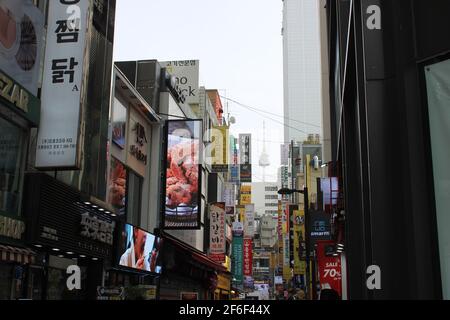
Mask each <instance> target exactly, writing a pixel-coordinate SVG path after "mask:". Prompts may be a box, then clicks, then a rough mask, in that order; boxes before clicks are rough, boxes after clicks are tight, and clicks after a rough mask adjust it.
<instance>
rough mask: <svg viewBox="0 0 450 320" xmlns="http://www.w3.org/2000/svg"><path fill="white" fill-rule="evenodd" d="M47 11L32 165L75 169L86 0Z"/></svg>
mask: <svg viewBox="0 0 450 320" xmlns="http://www.w3.org/2000/svg"><path fill="white" fill-rule="evenodd" d="M48 10H49V12H48V29H47V43H46V52H45V62H44V77H43V84H42V96H41V124H40V127H39V135H38V142H37V150H36V167H38V168H42V169H44V168H47V169H50V168H76V167H78V165H79V163H78V162H79V161H78V147H79V143H80V141H79V131H80V116H81V107H82V105H83V104H84V97H85V88H84V84H85V78H86V74H87V65H88V63H87V61H86V60H87V59H86V56H87V48H88V45H87V44H88V38H87V33H88V28H89V26H90V24H91V23H90V1H89V0H72V1H64V0H53V1H50V2H49V8H48Z"/></svg>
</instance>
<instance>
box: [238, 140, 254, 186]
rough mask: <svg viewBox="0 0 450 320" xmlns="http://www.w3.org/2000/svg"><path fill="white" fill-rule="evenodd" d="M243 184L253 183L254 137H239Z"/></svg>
mask: <svg viewBox="0 0 450 320" xmlns="http://www.w3.org/2000/svg"><path fill="white" fill-rule="evenodd" d="M239 154H240V171H241V172H240V176H241V182H252V135H251V134H240V135H239Z"/></svg>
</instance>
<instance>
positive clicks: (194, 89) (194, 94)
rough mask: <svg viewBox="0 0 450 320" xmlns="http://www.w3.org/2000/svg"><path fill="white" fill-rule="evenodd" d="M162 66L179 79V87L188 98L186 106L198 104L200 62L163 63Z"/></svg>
mask: <svg viewBox="0 0 450 320" xmlns="http://www.w3.org/2000/svg"><path fill="white" fill-rule="evenodd" d="M160 65H161V66H162V67H163V68H166V69H167V71H169V73H170V74H171V75H173V76H175V78H176V79H177V85H178V86H179V87H180V88H181V90H182V93H183V94H184V95H185V97H186V102H185V105H186V106H188V105H189V104H198V103H199V95H198V89H199V74H200V73H199V68H200V62H199V60H180V61H163V62H160Z"/></svg>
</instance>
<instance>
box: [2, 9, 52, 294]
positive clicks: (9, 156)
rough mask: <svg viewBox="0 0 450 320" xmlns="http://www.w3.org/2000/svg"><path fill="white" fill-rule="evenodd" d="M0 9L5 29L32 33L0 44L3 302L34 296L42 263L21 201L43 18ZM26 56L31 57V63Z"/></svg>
mask: <svg viewBox="0 0 450 320" xmlns="http://www.w3.org/2000/svg"><path fill="white" fill-rule="evenodd" d="M0 10H1V11H2V13H5V11H6V12H8V13H9V15H5V14H2V18H1V19H0V23H1V24H2V25H6V26H8V25H10V22H11V21H13V22H14V23H17V24H22V23H28V24H29V25H32V26H33V28H34V29H33V30H32V31H30V30H29V29H28V30H25V29H21V30H19V31H20V34H18V36H17V37H16V38H14V39H10V38H7V37H5V38H2V40H1V43H0V52H1V54H0V87H1V88H2V90H1V93H0V299H1V300H9V299H25V298H32V297H33V291H32V284H31V280H30V279H31V278H32V274H33V265H34V264H35V263H37V262H38V260H39V256H38V254H37V253H36V252H35V251H34V250H33V249H34V248H32V247H29V246H27V243H26V234H25V233H26V231H27V228H30V227H31V226H30V225H29V224H27V223H26V218H25V217H24V214H23V205H22V200H23V199H24V192H23V187H24V179H25V171H26V168H27V164H28V155H29V150H28V145H29V143H30V141H31V140H32V131H33V130H35V128H37V127H38V126H39V124H40V108H41V101H40V99H39V98H38V88H39V85H40V77H41V76H42V74H41V73H40V69H39V66H40V62H41V58H42V56H41V54H40V50H41V49H42V48H43V45H44V43H43V41H42V40H41V36H42V35H43V33H44V23H45V17H44V13H43V12H42V11H41V10H40V9H39V8H38V7H36V6H35V5H34V4H33V3H32V2H31V1H17V2H15V3H14V4H13V3H5V4H2V8H1V9H0ZM7 19H10V21H8V20H7ZM27 19H28V20H27ZM26 37H31V38H34V39H35V43H34V44H35V47H33V48H32V47H30V46H25V43H24V41H23V39H24V38H26ZM10 41H11V42H10ZM28 56H30V57H32V58H31V59H29V60H27V59H26V58H25V57H28Z"/></svg>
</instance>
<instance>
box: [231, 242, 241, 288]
mask: <svg viewBox="0 0 450 320" xmlns="http://www.w3.org/2000/svg"><path fill="white" fill-rule="evenodd" d="M243 258H244V238H243V237H242V236H238V235H237V234H234V235H233V243H232V260H231V273H232V274H233V279H236V280H235V283H237V284H242V283H243V281H244V275H243V272H244V265H243Z"/></svg>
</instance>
